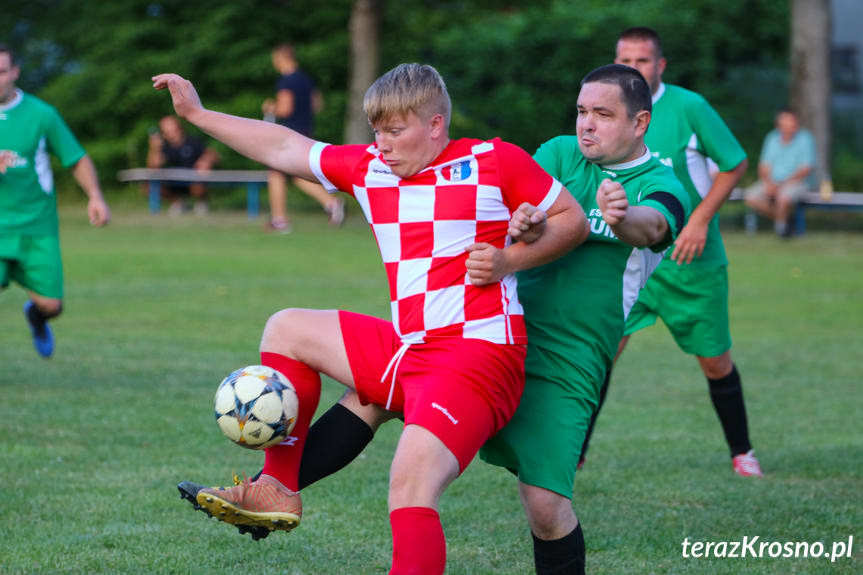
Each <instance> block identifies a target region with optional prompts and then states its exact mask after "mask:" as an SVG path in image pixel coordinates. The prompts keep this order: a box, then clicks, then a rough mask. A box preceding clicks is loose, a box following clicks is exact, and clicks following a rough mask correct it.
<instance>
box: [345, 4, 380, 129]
mask: <svg viewBox="0 0 863 575" xmlns="http://www.w3.org/2000/svg"><path fill="white" fill-rule="evenodd" d="M382 2H383V0H355V1H354V6H353V9H352V10H351V20H350V24H349V29H350V80H349V85H348V105H347V113H346V114H345V135H344V141H345V142H344V143H346V144H366V143H368V142H370V141H371V138H372V134H371V130H370V129H369V122H368V118H367V116H366V113H365V112H364V111H363V96H365V93H366V90H368V88H369V86H371V85H372V82H374V81H375V80H376V79H377V77H378V67H379V52H380V50H379V44H380V21H381V10H382Z"/></svg>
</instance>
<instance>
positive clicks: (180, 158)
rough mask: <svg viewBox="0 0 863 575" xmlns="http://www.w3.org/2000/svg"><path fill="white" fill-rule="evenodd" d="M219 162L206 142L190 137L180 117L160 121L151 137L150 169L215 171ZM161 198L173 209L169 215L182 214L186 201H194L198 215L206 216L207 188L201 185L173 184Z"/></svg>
mask: <svg viewBox="0 0 863 575" xmlns="http://www.w3.org/2000/svg"><path fill="white" fill-rule="evenodd" d="M218 161H219V154H218V153H217V152H216V151H215V150H213V149H212V148H210V147H208V146H207V145H206V144H205V143H204V140H202V139H201V138H196V137H194V136H189V135H187V134H186V131H185V130H184V129H183V124H182V122H180V119H179V118H178V117H177V116H165V117H163V118H162V119H161V120H159V129H158V131H155V132H153V133H152V134H150V148H149V150H148V151H147V167H148V168H193V169H195V170H212V169H213V166H215V165H216V162H218ZM162 195H163V196H164V197H165V199H166V200H168V202H170V206H169V208H168V213H170V214H171V215H175V216H176V215H180V214H181V213H183V199H184V198H186V197H191V198H192V199H194V202H195V207H194V210H195V213H196V214H198V215H204V214H206V213H207V210H208V207H207V188H206V186H204V184H203V183H201V182H192V183H188V184H187V183H183V182H172V183H169V184H165V185H164V186H163V187H162Z"/></svg>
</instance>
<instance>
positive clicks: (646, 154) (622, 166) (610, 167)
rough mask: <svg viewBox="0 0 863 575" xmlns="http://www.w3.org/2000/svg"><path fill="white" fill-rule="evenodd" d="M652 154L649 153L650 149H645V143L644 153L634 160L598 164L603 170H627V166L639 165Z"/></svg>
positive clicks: (645, 146)
mask: <svg viewBox="0 0 863 575" xmlns="http://www.w3.org/2000/svg"><path fill="white" fill-rule="evenodd" d="M652 156H653V154H651V153H650V150H648V149H647V144H645V145H644V153H643V154H641V155H640V156H639V157H637V158H635V159H634V160H630V161H628V162H624V163H622V164H610V165H608V166H600V167H601V168H602V169H603V170H613V171H619V170H627V169H629V168H634V167H635V166H640V165H641V164H643V163H644V162H646V161H648V160H649V159H650V158H651V157H652Z"/></svg>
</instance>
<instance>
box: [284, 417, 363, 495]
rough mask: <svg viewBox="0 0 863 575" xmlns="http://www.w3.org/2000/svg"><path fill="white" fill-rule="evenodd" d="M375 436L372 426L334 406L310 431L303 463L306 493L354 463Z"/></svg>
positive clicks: (304, 450) (302, 470)
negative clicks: (319, 482) (316, 484)
mask: <svg viewBox="0 0 863 575" xmlns="http://www.w3.org/2000/svg"><path fill="white" fill-rule="evenodd" d="M374 436H375V434H374V432H373V431H372V428H371V427H369V424H368V423H366V422H365V421H363V420H362V419H361V418H359V417H357V416H356V415H355V414H354V412H352V411H351V410H350V409H348V408H347V407H345V406H343V405H342V404H341V403H337V404H335V405H334V406H332V407H331V408H330V409H329V410H327V412H326V413H324V414H323V415H322V416H320V417H319V418H318V419H317V421H315V423H314V424H313V425H312V427H311V428H310V429H309V435H308V437H307V438H306V445H305V447H304V448H303V458H302V460H301V461H300V477H299V487H300V489H303V488H304V487H307V486H309V485H311V484H312V483H314V482H315V481H317V480H319V479H323V478H324V477H326V476H327V475H331V474H333V473H335V472H336V471H338V470H339V469H341V468H343V467H345V466H346V465H347V464H348V463H350V462H351V461H353V460H354V459H355V458H356V457H357V455H359V454H360V453H362V451H363V449H365V447H366V445H368V444H369V442H370V441H371V440H372V438H373V437H374Z"/></svg>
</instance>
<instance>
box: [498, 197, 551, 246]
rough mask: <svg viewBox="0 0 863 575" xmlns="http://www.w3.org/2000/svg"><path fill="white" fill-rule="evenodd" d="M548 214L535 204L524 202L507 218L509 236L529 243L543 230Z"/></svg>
mask: <svg viewBox="0 0 863 575" xmlns="http://www.w3.org/2000/svg"><path fill="white" fill-rule="evenodd" d="M547 221H548V215H547V214H546V213H545V212H544V211H542V210H541V209H539V208H537V207H536V206H534V205H532V204H529V203H527V202H524V203H523V204H521V205H520V206H519V207H518V209H517V210H516V211H514V212H513V214H512V217H511V218H510V219H509V230H508V233H509V236H510V237H511V238H512V239H514V240H517V241H520V242H524V243H526V244H529V243H531V242H534V241H536V240H537V239H538V238H539V236H541V235H542V232H543V230H545V223H546V222H547Z"/></svg>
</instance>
